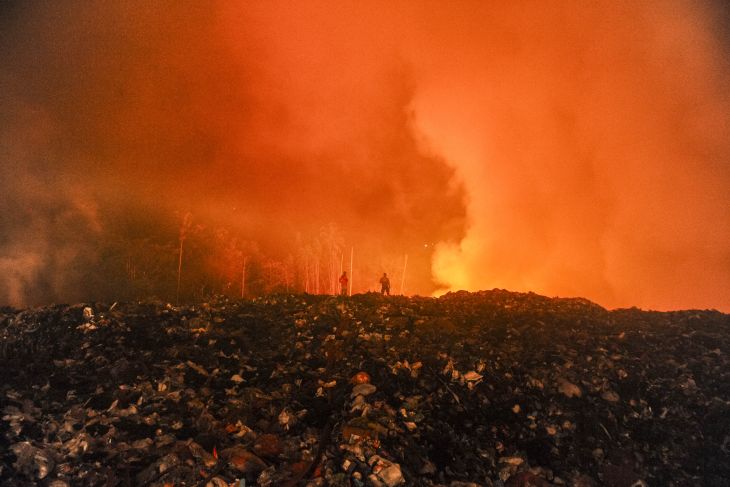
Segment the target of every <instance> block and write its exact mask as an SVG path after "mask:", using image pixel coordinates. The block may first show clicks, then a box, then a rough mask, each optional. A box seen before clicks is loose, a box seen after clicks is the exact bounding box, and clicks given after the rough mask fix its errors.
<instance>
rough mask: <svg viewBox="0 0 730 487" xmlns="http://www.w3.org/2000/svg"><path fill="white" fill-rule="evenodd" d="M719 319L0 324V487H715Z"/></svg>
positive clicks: (157, 309)
mask: <svg viewBox="0 0 730 487" xmlns="http://www.w3.org/2000/svg"><path fill="white" fill-rule="evenodd" d="M729 356H730V315H727V314H723V313H720V312H718V311H713V310H691V311H677V312H651V311H642V310H639V309H636V308H632V309H619V310H612V311H609V310H606V309H604V308H602V307H600V306H598V305H596V304H594V303H591V302H590V301H587V300H585V299H580V298H575V299H563V298H548V297H544V296H539V295H537V294H534V293H512V292H508V291H503V290H493V291H483V292H477V293H467V292H456V293H449V294H446V295H444V296H442V297H439V298H430V297H404V296H393V297H385V296H381V295H379V294H375V293H368V294H361V295H356V296H352V297H342V296H323V295H306V294H305V295H270V296H263V297H259V298H256V299H250V300H233V299H228V298H225V297H214V298H212V299H210V300H209V302H206V303H202V304H194V305H192V304H191V305H180V306H176V305H172V304H169V303H165V302H156V301H150V302H135V303H84V304H79V305H73V306H67V305H58V306H48V307H41V308H32V309H23V310H18V309H12V308H0V366H1V372H0V373H1V374H2V381H1V382H0V485H3V486H29V485H38V486H49V487H67V486H109V487H111V486H159V487H172V486H197V487H208V486H212V487H225V486H289V487H294V486H375V487H396V486H401V485H417V486H420V485H422V486H449V487H476V486H488V487H528V486H537V487H545V486H575V487H591V486H599V485H605V486H610V487H640V486H718V487H719V486H728V485H730V361H729V360H728V357H729Z"/></svg>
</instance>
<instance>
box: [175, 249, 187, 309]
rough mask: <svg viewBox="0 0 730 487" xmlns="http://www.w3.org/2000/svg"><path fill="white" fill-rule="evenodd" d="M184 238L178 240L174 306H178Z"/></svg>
mask: <svg viewBox="0 0 730 487" xmlns="http://www.w3.org/2000/svg"><path fill="white" fill-rule="evenodd" d="M184 241H185V239H184V238H181V239H180V252H179V257H178V261H177V291H176V292H175V305H178V304H180V275H181V274H182V254H183V242H184Z"/></svg>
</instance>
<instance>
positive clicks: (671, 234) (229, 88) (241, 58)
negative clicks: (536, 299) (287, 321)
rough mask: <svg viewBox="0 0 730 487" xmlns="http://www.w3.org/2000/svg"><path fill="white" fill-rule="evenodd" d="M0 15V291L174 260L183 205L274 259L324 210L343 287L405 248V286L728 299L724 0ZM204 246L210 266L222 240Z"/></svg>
mask: <svg viewBox="0 0 730 487" xmlns="http://www.w3.org/2000/svg"><path fill="white" fill-rule="evenodd" d="M0 13H1V14H2V19H1V20H0V22H1V23H2V24H1V25H0V64H1V65H2V66H3V69H2V71H0V90H1V92H2V93H3V94H4V95H3V97H2V99H0V106H1V107H2V110H1V111H0V126H1V127H2V128H0V150H1V153H0V157H1V158H2V159H1V160H2V166H1V167H0V176H2V180H1V181H0V194H1V195H0V212H1V213H0V215H1V216H0V218H2V220H0V229H1V233H0V271H1V272H2V276H3V277H2V278H0V303H8V304H13V305H24V304H35V303H47V302H54V301H55V302H57V301H75V300H89V299H114V298H115V296H118V295H119V293H120V289H122V288H124V286H125V285H126V284H125V282H126V281H125V280H124V279H126V278H127V277H129V276H130V275H133V276H137V270H136V269H137V267H139V266H142V267H145V269H146V270H145V271H144V272H145V273H146V274H145V275H146V276H147V278H149V279H152V278H153V276H156V277H154V279H158V280H165V282H170V283H172V282H174V276H173V277H171V275H172V274H174V271H175V270H176V264H177V262H176V260H175V257H174V251H175V249H177V239H178V236H179V229H178V226H179V221H180V215H184V214H187V213H190V214H192V215H193V218H194V220H195V222H196V225H197V224H199V225H200V226H201V227H203V226H204V227H207V228H216V229H218V230H217V233H216V235H217V236H219V237H220V236H221V235H236V236H237V238H239V239H240V240H241V241H243V240H246V241H249V242H255V243H256V248H258V249H261V251H262V252H265V253H268V254H269V255H273V256H275V257H276V258H277V259H279V260H280V261H281V262H284V261H285V260H286V259H288V258H291V259H293V260H296V261H297V262H299V260H297V259H299V257H297V256H299V255H303V253H302V252H303V251H302V249H305V248H314V247H316V245H319V244H320V243H321V242H322V241H324V240H323V239H324V238H325V236H326V235H329V237H327V238H329V241H331V242H333V241H335V240H336V241H337V242H338V243H337V246H336V248H337V249H338V250H337V251H338V252H339V253H340V254H339V255H338V256H335V255H334V254H333V255H332V256H331V258H330V260H329V262H330V264H329V265H330V267H331V269H330V271H331V272H334V271H337V272H339V268H337V269H334V266H335V264H334V263H335V262H336V263H337V265H338V266H339V262H344V260H345V259H346V257H345V256H347V258H349V252H350V251H351V249H354V254H355V255H354V257H355V259H354V260H355V270H356V272H355V279H354V281H353V284H354V291H356V292H361V291H366V290H369V289H373V288H374V287H375V285H376V283H377V278H378V276H379V275H380V274H381V273H382V272H385V271H387V272H389V273H390V274H391V276H392V277H393V279H394V281H398V280H399V279H398V272H401V271H402V265H403V260H404V255H405V254H408V259H409V260H408V270H407V273H406V280H405V282H406V283H407V284H406V292H410V293H421V294H429V293H432V292H434V291H437V290H440V292H443V291H446V290H456V289H468V290H477V289H486V288H493V287H500V288H508V289H512V290H521V291H528V290H530V291H535V292H539V293H544V294H549V295H563V296H584V297H587V298H590V299H593V300H595V301H597V302H599V303H600V304H603V305H606V306H611V307H613V306H632V305H636V306H642V307H651V308H657V309H670V308H672V309H673V308H687V307H701V308H704V307H716V308H720V309H724V310H728V309H730V299H729V298H728V297H727V292H725V290H726V289H728V287H730V196H728V193H727V190H726V188H727V186H728V183H730V98H729V97H730V94H729V93H728V90H727V89H726V81H725V80H726V79H728V74H730V73H729V68H728V65H727V62H726V61H725V59H726V58H727V51H728V47H727V46H728V41H727V38H726V37H724V35H725V34H724V33H723V31H722V29H724V28H725V27H726V20H723V17H722V13H721V12H719V11H717V10H716V8H715V4H711V3H708V4H699V3H689V2H682V1H676V2H668V3H656V4H653V3H648V4H637V3H635V2H625V3H624V2H619V3H615V2H611V3H609V2H606V3H603V4H590V5H589V4H586V5H576V4H575V3H574V2H555V3H548V4H543V3H541V4H536V3H529V2H528V3H520V4H510V5H499V4H494V5H489V4H484V2H473V3H472V2H457V3H454V2H448V3H444V2H413V3H405V2H404V3H395V4H394V3H392V2H383V3H377V2H372V3H371V2H367V3H356V2H353V3H349V2H304V3H302V4H297V5H296V6H292V5H291V4H288V3H286V2H281V3H278V2H249V3H247V4H245V5H244V4H237V3H231V2H220V3H217V2H216V3H211V2H200V3H193V2H154V3H151V4H150V3H149V2H133V1H129V2H114V3H113V4H108V3H103V2H98V3H97V2H78V3H74V2H64V3H63V4H62V5H61V4H53V3H28V2H19V1H18V2H6V4H5V5H4V6H3V7H2V10H1V11H0ZM327 229H329V230H327ZM333 229H336V231H335V230H333ZM325 234H326V235H325ZM297 235H298V237H297ZM315 235H319V236H320V240H318V242H319V243H317V244H316V245H315V244H314V243H311V242H310V241H312V242H313V240H312V239H313V238H314V237H312V236H315ZM221 238H222V237H221ZM231 241H232V240H230V239H229V240H228V241H227V242H228V243H227V244H225V245H228V247H231V245H232V244H230V242H231ZM140 242H145V244H144V245H147V246H148V247H145V248H155V249H159V248H164V249H168V247H169V249H170V250H169V252H168V253H167V254H164V255H166V257H164V258H160V259H157V258H154V259H151V258H150V257H149V256H147V257H144V258H142V257H139V255H138V254H139V252H138V249H139V248H140V247H139V245H140ZM190 242H191V243H190V245H192V239H191V241H190ZM211 242H212V240H211ZM206 245H207V247H205V249H204V250H200V249H199V251H200V252H204V253H206V258H205V259H202V260H201V262H203V261H204V262H205V264H204V265H205V266H207V267H208V268H210V269H216V272H219V269H220V268H221V267H226V266H227V264H222V263H225V262H227V261H226V259H224V258H223V255H224V254H225V253H226V252H227V251H224V250H222V249H223V247H225V245H224V244H221V245H220V246H218V247H215V246H214V244H213V243H208V244H206ZM249 247H250V248H253V247H252V246H251V245H249ZM231 248H232V247H231ZM241 248H243V247H241ZM332 248H335V247H332ZM236 249H238V247H236ZM191 251H195V249H192V250H191ZM236 251H237V252H239V254H240V253H241V252H243V251H242V250H240V249H238V250H236ZM135 252H136V253H135ZM332 252H334V251H332ZM332 252H331V253H332ZM229 254H230V252H229ZM155 255H157V254H155ZM160 255H162V254H160ZM226 255H228V254H226ZM237 255H238V254H237ZM241 255H242V254H241ZM287 256H291V257H287ZM239 257H240V255H239ZM135 259H136V260H135ZM302 259H303V258H302ZM133 261H134V262H133ZM143 261H144V262H145V264H144V265H142V262H143ZM135 262H136V263H135ZM155 262H156V263H157V266H158V267H160V268H164V269H167V270H165V271H164V272H168V274H164V273H162V274H159V275H158V274H154V272H152V270H150V269H152V267H154V265H155ZM301 262H302V269H304V267H303V266H304V264H303V262H304V260H301ZM307 262H309V261H307ZM231 265H232V267H231V269H233V268H234V267H235V268H236V269H238V268H239V267H240V264H235V265H233V264H231ZM345 267H347V266H346V265H345ZM121 268H124V269H125V272H126V274H125V275H124V279H122V278H117V277H112V276H113V275H115V274H114V272H113V271H114V269H117V270H118V269H121ZM130 269H132V270H130ZM226 272H228V271H225V270H220V272H219V273H220V274H221V275H223V274H225V275H228V274H231V275H233V272H234V271H233V270H231V271H230V272H228V274H226ZM235 272H239V273H240V271H235ZM262 272H263V271H262ZM323 272H324V270H323ZM135 278H136V277H135ZM187 282H188V283H189V285H190V286H193V284H192V283H191V282H190V281H187ZM399 284H400V282H394V290H396V291H398V290H399ZM170 285H172V284H170ZM196 285H197V284H196ZM310 290H311V289H310ZM168 291H169V289H167V291H165V292H168ZM168 296H169V293H168Z"/></svg>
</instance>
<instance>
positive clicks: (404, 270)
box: [400, 254, 408, 294]
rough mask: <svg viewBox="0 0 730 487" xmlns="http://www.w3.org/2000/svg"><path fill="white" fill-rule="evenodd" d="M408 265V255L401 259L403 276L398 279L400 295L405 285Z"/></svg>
mask: <svg viewBox="0 0 730 487" xmlns="http://www.w3.org/2000/svg"><path fill="white" fill-rule="evenodd" d="M407 265H408V254H406V255H405V258H404V259H403V275H401V277H400V293H401V294H403V288H404V287H405V284H406V266H407Z"/></svg>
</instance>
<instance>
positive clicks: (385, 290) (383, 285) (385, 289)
mask: <svg viewBox="0 0 730 487" xmlns="http://www.w3.org/2000/svg"><path fill="white" fill-rule="evenodd" d="M380 294H387V295H388V296H390V279H388V274H386V273H385V272H383V277H381V278H380Z"/></svg>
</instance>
